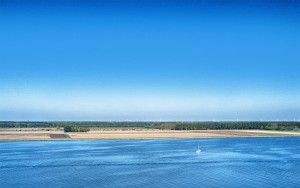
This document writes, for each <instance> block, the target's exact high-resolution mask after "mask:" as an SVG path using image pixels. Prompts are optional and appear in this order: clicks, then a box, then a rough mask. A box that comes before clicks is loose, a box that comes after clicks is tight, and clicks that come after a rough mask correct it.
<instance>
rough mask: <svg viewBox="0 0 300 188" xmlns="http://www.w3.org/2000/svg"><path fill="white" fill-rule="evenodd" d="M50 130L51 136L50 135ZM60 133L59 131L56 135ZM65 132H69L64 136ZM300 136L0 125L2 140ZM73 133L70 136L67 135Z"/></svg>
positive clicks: (262, 131)
mask: <svg viewBox="0 0 300 188" xmlns="http://www.w3.org/2000/svg"><path fill="white" fill-rule="evenodd" d="M50 134H51V137H52V138H51V137H50ZM55 134H57V135H55ZM63 134H66V135H65V136H66V137H64V135H63ZM272 136H300V132H296V131H265V130H195V131H194V130H193V131H175V130H155V129H139V130H120V129H115V130H99V129H98V130H94V131H90V132H87V133H64V132H63V131H62V130H54V129H52V130H48V131H45V130H44V129H34V130H31V131H30V130H26V131H23V130H22V129H18V130H16V129H15V130H13V129H10V130H9V129H5V130H4V129H0V140H2V141H4V140H101V139H102V140H110V139H188V138H241V137H272ZM68 137H70V138H68Z"/></svg>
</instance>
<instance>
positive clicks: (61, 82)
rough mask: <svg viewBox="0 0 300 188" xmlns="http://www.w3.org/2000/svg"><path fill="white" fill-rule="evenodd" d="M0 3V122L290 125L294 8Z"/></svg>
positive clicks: (299, 112)
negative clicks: (277, 122) (259, 122)
mask: <svg viewBox="0 0 300 188" xmlns="http://www.w3.org/2000/svg"><path fill="white" fill-rule="evenodd" d="M287 2H288V3H284V1H282V2H281V1H276V2H275V1H274V2H272V1H230V3H229V2H227V3H220V2H217V1H202V2H200V1H192V0H186V1H183V0H182V1H181V0H179V1H178V0H177V1H175V0H174V1H172V0H163V1H159V0H158V1H154V0H144V1H142V0H141V1H138V0H122V1H121V0H116V1H90V0H87V1H79V0H77V1H75V0H68V1H67V0H62V1H56V0H54V1H50V0H49V1H47V0H44V1H37V0H36V1H26V3H25V2H23V1H21V0H19V1H18V0H14V1H8V0H2V1H0V120H236V119H239V120H294V119H296V120H300V2H299V1H287Z"/></svg>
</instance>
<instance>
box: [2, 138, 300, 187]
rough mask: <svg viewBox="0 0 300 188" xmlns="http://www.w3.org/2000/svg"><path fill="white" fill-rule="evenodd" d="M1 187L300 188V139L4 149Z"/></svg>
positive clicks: (44, 144)
mask: <svg viewBox="0 0 300 188" xmlns="http://www.w3.org/2000/svg"><path fill="white" fill-rule="evenodd" d="M198 143H199V145H200V147H201V149H202V150H203V151H204V152H203V154H202V155H200V156H198V155H196V153H195V151H196V149H197V144H198ZM0 187H1V188H5V187H30V188H32V187H109V188H111V187H139V188H140V187H144V188H145V187H300V138H252V139H245V138H243V139H199V140H159V141H157V140H156V141H154V140H151V141H140V140H139V141H55V142H51V141H49V142H44V141H43V142H39V141H38V142H0Z"/></svg>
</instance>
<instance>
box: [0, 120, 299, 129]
mask: <svg viewBox="0 0 300 188" xmlns="http://www.w3.org/2000/svg"><path fill="white" fill-rule="evenodd" d="M46 127H67V130H68V129H69V130H73V131H74V130H75V131H76V130H78V131H80V130H85V129H84V128H93V127H94V128H128V129H134V128H146V129H167V130H219V129H261V130H300V122H295V121H293V122H291V121H282V122H277V121H219V122H215V121H206V122H204V121H198V122H194V121H193V122H179V121H176V122H175V121H174V122H148V121H147V122H131V121H124V122H119V121H45V122H42V121H0V128H46Z"/></svg>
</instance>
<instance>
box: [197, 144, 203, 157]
mask: <svg viewBox="0 0 300 188" xmlns="http://www.w3.org/2000/svg"><path fill="white" fill-rule="evenodd" d="M196 153H197V154H198V155H199V154H201V153H202V151H201V149H200V148H199V144H198V149H197V151H196Z"/></svg>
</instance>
